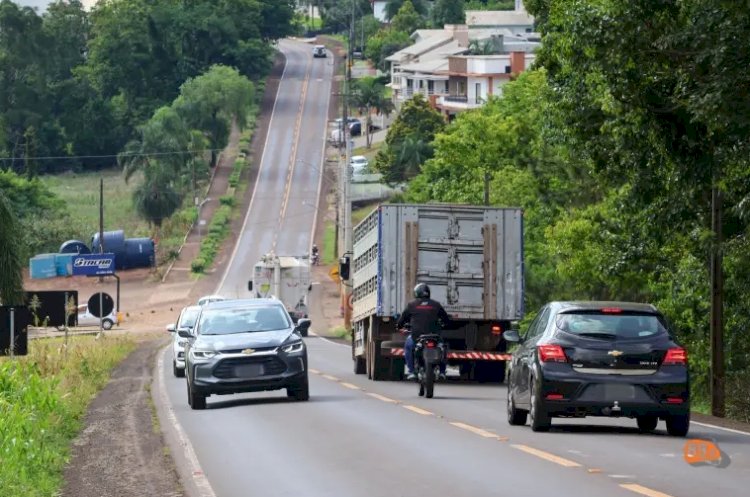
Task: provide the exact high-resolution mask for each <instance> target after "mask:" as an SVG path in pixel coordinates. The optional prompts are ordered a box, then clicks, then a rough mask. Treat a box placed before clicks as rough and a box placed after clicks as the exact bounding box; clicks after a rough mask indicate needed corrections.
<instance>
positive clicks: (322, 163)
mask: <svg viewBox="0 0 750 497" xmlns="http://www.w3.org/2000/svg"><path fill="white" fill-rule="evenodd" d="M308 55H309V54H308ZM332 67H333V66H332ZM311 75H312V71H311ZM332 80H333V69H331V76H330V77H329V78H328V91H327V92H326V115H325V118H326V119H325V123H323V147H322V148H321V152H320V168H319V171H318V202H317V205H316V206H315V209H314V211H315V213H314V214H313V224H312V230H311V231H310V251H311V252H312V243H313V240H314V239H315V228H316V227H317V226H318V205H320V192H321V191H322V190H323V171H324V170H325V168H326V143H327V140H326V138H327V136H328V113H329V112H330V110H331V86H332V85H331V83H332Z"/></svg>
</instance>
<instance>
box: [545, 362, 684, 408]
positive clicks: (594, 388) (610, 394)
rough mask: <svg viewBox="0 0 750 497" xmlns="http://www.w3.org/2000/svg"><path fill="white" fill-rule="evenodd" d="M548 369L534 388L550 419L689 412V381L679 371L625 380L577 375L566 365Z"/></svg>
mask: <svg viewBox="0 0 750 497" xmlns="http://www.w3.org/2000/svg"><path fill="white" fill-rule="evenodd" d="M550 366H551V367H545V368H544V372H543V381H541V382H540V384H539V385H538V386H539V388H540V392H541V395H542V406H543V407H544V408H545V410H546V411H547V412H548V413H549V414H550V415H552V416H626V417H635V416H644V415H654V416H659V417H664V416H668V415H680V414H687V413H688V412H689V411H690V391H689V380H688V374H687V369H686V368H683V367H663V368H662V369H661V370H659V371H657V372H655V373H654V374H649V375H638V376H627V375H600V374H580V373H576V372H573V371H572V368H570V366H568V365H562V364H559V365H558V364H552V365H550ZM566 366H567V368H566ZM560 397H562V398H560Z"/></svg>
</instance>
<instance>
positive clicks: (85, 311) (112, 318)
mask: <svg viewBox="0 0 750 497" xmlns="http://www.w3.org/2000/svg"><path fill="white" fill-rule="evenodd" d="M116 324H120V323H119V320H118V319H117V309H112V312H110V313H109V314H108V315H107V316H104V319H102V328H103V329H105V330H111V329H112V327H113V326H114V325H116ZM78 326H99V318H98V317H96V316H94V315H93V314H91V312H89V306H88V304H82V305H79V306H78Z"/></svg>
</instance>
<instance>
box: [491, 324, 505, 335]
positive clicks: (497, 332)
mask: <svg viewBox="0 0 750 497" xmlns="http://www.w3.org/2000/svg"><path fill="white" fill-rule="evenodd" d="M502 333H503V328H502V327H501V326H500V325H499V324H493V325H492V334H493V335H501V334H502Z"/></svg>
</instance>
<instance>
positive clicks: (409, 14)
mask: <svg viewBox="0 0 750 497" xmlns="http://www.w3.org/2000/svg"><path fill="white" fill-rule="evenodd" d="M424 25H425V21H424V17H422V15H421V14H420V13H419V12H417V11H416V9H415V8H414V4H413V3H412V1H411V0H405V1H404V2H403V5H401V8H399V9H398V12H397V13H396V15H395V16H393V17H392V18H391V27H392V28H393V29H395V30H396V31H403V32H404V33H407V34H409V35H411V34H412V33H413V32H414V31H416V30H417V29H419V28H423V27H424Z"/></svg>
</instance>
